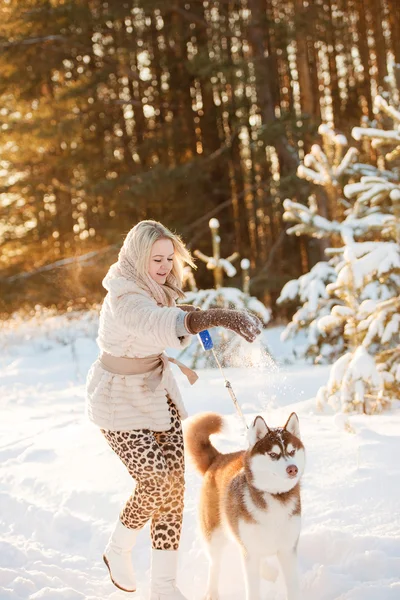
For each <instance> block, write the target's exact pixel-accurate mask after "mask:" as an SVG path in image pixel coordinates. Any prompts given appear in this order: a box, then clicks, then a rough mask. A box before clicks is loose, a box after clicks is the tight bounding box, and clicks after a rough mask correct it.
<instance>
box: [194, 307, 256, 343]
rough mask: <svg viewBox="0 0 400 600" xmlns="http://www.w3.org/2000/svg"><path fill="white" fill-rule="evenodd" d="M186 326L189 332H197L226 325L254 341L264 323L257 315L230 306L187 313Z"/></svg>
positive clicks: (227, 327) (248, 339) (246, 338)
mask: <svg viewBox="0 0 400 600" xmlns="http://www.w3.org/2000/svg"><path fill="white" fill-rule="evenodd" d="M185 326H186V328H187V330H188V331H189V333H192V334H196V333H200V331H204V330H205V329H210V328H211V327H225V328H226V329H230V330H232V331H234V332H235V333H237V334H239V335H241V336H242V337H243V338H244V339H245V340H247V341H248V342H254V340H255V339H256V337H257V336H258V335H259V334H260V333H261V328H262V323H261V321H260V319H259V318H258V317H256V316H255V315H253V314H251V313H249V312H246V311H241V310H232V309H229V308H209V309H208V310H200V311H194V312H190V313H188V314H187V316H186V319H185Z"/></svg>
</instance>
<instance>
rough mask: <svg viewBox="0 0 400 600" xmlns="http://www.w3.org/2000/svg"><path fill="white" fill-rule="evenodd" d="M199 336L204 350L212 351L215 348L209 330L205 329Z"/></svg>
mask: <svg viewBox="0 0 400 600" xmlns="http://www.w3.org/2000/svg"><path fill="white" fill-rule="evenodd" d="M197 335H198V338H199V340H200V343H201V345H202V346H203V348H204V350H211V349H212V348H214V344H213V341H212V339H211V335H210V332H209V331H208V330H207V329H205V330H204V331H200V333H198V334H197Z"/></svg>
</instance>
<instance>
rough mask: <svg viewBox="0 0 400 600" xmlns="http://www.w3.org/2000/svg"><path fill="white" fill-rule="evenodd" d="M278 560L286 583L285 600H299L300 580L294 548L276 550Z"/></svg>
mask: <svg viewBox="0 0 400 600" xmlns="http://www.w3.org/2000/svg"><path fill="white" fill-rule="evenodd" d="M278 560H279V562H280V565H281V568H282V574H283V578H284V580H285V584H286V591H287V600H300V581H299V572H298V566H297V552H296V550H295V549H293V550H282V551H280V552H278Z"/></svg>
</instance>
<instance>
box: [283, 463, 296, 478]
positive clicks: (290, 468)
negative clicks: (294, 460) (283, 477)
mask: <svg viewBox="0 0 400 600" xmlns="http://www.w3.org/2000/svg"><path fill="white" fill-rule="evenodd" d="M298 472H299V470H298V468H297V467H296V465H289V466H288V467H286V473H287V474H288V475H289V477H296V475H297V473H298Z"/></svg>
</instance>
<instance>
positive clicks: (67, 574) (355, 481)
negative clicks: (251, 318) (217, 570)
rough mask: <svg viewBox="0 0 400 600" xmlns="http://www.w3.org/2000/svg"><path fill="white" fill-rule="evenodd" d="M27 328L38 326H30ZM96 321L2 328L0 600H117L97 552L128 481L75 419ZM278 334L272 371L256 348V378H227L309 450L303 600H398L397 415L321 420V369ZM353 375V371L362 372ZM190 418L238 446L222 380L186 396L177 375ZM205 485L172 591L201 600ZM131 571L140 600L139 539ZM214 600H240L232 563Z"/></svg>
mask: <svg viewBox="0 0 400 600" xmlns="http://www.w3.org/2000/svg"><path fill="white" fill-rule="evenodd" d="M35 323H36V325H35ZM93 323H94V319H93V315H92V314H91V313H87V314H86V315H84V316H83V317H82V318H76V315H74V316H72V315H70V316H68V317H54V318H53V317H49V318H48V319H46V321H45V322H44V323H43V324H40V322H36V321H35V320H32V321H31V322H30V323H29V324H27V325H24V324H23V323H19V324H18V326H17V327H16V326H15V324H14V326H13V327H11V326H9V325H7V326H6V327H5V332H4V336H3V338H2V352H1V355H0V391H1V403H2V408H3V412H2V420H1V424H0V427H1V446H0V458H1V463H0V464H1V467H0V468H1V491H0V515H1V517H0V599H1V600H11V599H12V600H104V599H105V598H108V599H110V600H122V599H123V598H127V597H128V596H127V595H126V594H125V593H124V592H121V591H119V590H117V589H116V588H115V587H114V586H113V585H112V584H111V583H110V581H109V577H108V574H107V571H106V568H105V566H104V564H103V563H102V560H101V556H102V551H103V548H104V546H105V543H106V541H107V538H108V535H109V533H110V530H111V527H112V525H113V522H114V521H115V519H116V518H117V515H118V512H119V509H120V507H121V505H122V504H123V502H124V501H125V500H126V498H127V497H128V496H129V494H130V493H131V489H132V481H131V479H130V477H129V475H128V473H127V472H126V471H125V469H124V467H123V465H122V464H121V463H120V462H119V460H118V459H117V458H116V457H115V456H114V455H113V453H112V452H111V451H110V449H109V448H108V446H107V444H106V443H105V442H104V440H103V438H102V436H101V435H100V434H99V432H98V430H97V429H96V428H95V427H94V426H92V425H90V424H89V423H88V422H87V421H86V419H85V416H84V377H85V374H86V372H87V369H88V367H89V365H90V364H91V362H92V361H93V360H94V358H95V357H96V355H97V348H96V344H95V328H94V326H93ZM281 330H282V328H271V329H268V330H266V332H265V333H264V335H265V336H266V345H267V346H268V347H269V348H270V349H271V353H272V354H273V355H274V356H275V359H276V360H275V361H273V360H271V359H270V358H269V357H267V356H265V355H264V354H263V353H262V351H260V350H259V348H258V347H257V345H252V346H249V352H251V353H253V354H254V353H255V354H256V353H257V352H259V361H258V363H254V364H256V366H255V367H252V368H251V369H244V368H237V369H233V368H227V369H225V373H226V375H227V377H228V379H229V380H230V381H231V384H232V387H233V389H234V391H235V394H236V396H237V398H238V400H239V402H240V404H241V406H242V409H243V411H244V413H245V417H246V419H247V420H248V421H250V420H251V419H252V418H254V416H255V415H256V414H258V413H261V414H262V415H263V416H264V418H265V419H266V421H267V423H268V424H270V425H271V426H276V425H279V424H283V423H284V422H285V421H286V419H287V417H288V415H289V414H290V412H291V411H292V410H295V411H296V412H297V414H298V415H299V418H300V427H301V431H302V437H303V441H304V443H305V446H306V449H307V466H306V472H305V475H304V479H303V486H302V505H303V529H302V535H301V538H300V543H299V561H300V571H301V586H302V595H303V597H304V598H307V599H308V600H339V599H340V600H395V599H397V598H399V597H400V581H399V573H400V514H399V510H398V499H399V494H400V483H399V482H400V477H399V476H400V464H399V461H398V460H397V456H398V453H399V449H400V448H399V437H398V432H399V426H400V408H399V407H394V408H392V409H391V411H389V412H387V413H383V414H382V415H379V416H365V415H350V416H347V415H346V416H343V415H333V414H332V413H331V412H328V411H329V408H325V409H324V412H322V413H320V412H318V411H317V408H316V403H315V395H316V392H317V390H318V388H319V387H320V386H321V385H322V384H324V383H325V382H326V381H327V379H328V367H317V366H311V367H310V366H305V365H303V364H300V363H297V364H296V363H295V364H291V365H288V364H285V363H286V359H287V354H285V353H287V352H288V350H286V349H285V348H284V347H283V346H282V345H281V342H280V340H279V337H280V333H281ZM361 367H362V365H361ZM173 368H174V370H175V372H176V376H177V378H178V380H179V383H180V387H181V389H182V392H183V396H184V398H185V401H186V405H187V408H188V410H189V412H190V414H195V413H196V412H198V411H204V410H213V411H216V412H220V413H221V414H224V415H226V416H227V421H228V424H229V427H230V428H229V431H228V433H226V434H225V437H224V438H221V439H219V440H217V443H218V445H219V447H220V448H221V449H223V450H224V451H229V450H231V449H237V448H240V447H243V445H244V443H245V435H244V432H243V430H242V426H241V423H240V421H239V419H238V418H237V417H236V416H235V415H234V409H233V405H232V403H231V400H230V398H229V395H228V393H227V391H226V390H225V388H224V382H223V379H222V377H221V375H220V374H219V372H218V371H215V370H214V369H209V370H201V371H200V372H199V373H200V380H199V381H198V382H197V383H196V385H195V386H194V387H193V388H191V387H190V386H189V384H188V383H187V382H186V380H185V378H184V377H183V376H182V375H181V373H180V371H179V370H178V369H176V368H175V367H174V366H173ZM200 483H201V482H200V479H199V477H198V476H197V475H196V474H195V473H194V471H193V469H192V467H191V466H190V465H188V467H187V492H186V507H185V518H184V527H183V537H182V545H181V565H180V573H179V584H180V586H181V589H182V591H183V592H184V593H185V594H186V595H187V596H188V597H189V599H190V600H200V598H202V597H203V595H204V591H205V584H206V575H207V559H206V556H205V553H204V550H203V546H202V543H201V540H200V537H199V533H198V526H197V516H196V514H197V504H198V498H199V490H200ZM133 559H134V562H135V564H136V568H137V574H138V583H139V587H138V592H137V593H136V594H135V595H132V596H131V597H132V598H135V599H138V600H144V599H145V598H146V597H147V596H146V594H147V582H148V576H149V566H150V552H149V532H148V528H146V529H145V531H144V532H143V533H142V534H141V536H140V537H139V540H138V545H137V547H136V548H135V549H134V552H133ZM262 585H263V597H268V598H270V599H271V600H284V598H285V595H284V591H283V583H282V578H281V576H279V577H278V579H277V581H276V582H275V583H272V582H268V583H267V582H264V583H263V584H262ZM220 589H221V596H220V598H221V600H243V597H244V592H243V590H244V585H243V576H242V572H241V567H240V557H239V552H238V550H237V549H236V548H235V547H233V546H231V547H229V548H228V550H227V552H226V554H225V556H224V560H223V573H222V577H221V584H220Z"/></svg>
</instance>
